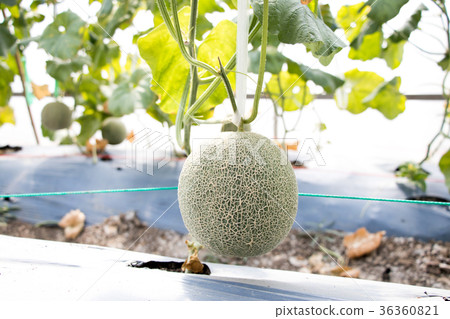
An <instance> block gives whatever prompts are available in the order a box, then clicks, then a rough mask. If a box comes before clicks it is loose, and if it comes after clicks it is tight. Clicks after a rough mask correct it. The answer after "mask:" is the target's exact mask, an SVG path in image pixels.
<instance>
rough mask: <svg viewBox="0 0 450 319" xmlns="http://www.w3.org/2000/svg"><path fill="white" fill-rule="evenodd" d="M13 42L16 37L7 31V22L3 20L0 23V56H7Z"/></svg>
mask: <svg viewBox="0 0 450 319" xmlns="http://www.w3.org/2000/svg"><path fill="white" fill-rule="evenodd" d="M14 43H16V37H15V36H13V35H12V34H11V33H10V32H9V30H8V26H7V24H6V23H5V22H4V23H2V24H0V56H4V57H7V56H8V53H9V49H10V48H11V47H12V46H13V45H14Z"/></svg>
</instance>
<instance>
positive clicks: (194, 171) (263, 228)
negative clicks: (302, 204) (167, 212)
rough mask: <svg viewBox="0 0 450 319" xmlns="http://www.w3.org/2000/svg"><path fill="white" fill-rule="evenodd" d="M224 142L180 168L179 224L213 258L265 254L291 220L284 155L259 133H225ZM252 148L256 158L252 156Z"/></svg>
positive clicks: (291, 192)
mask: <svg viewBox="0 0 450 319" xmlns="http://www.w3.org/2000/svg"><path fill="white" fill-rule="evenodd" d="M222 137H223V139H217V140H214V141H213V142H211V143H209V144H208V145H205V146H202V147H201V152H195V151H194V152H193V153H192V154H191V155H190V156H189V157H188V158H187V160H186V162H185V164H184V166H183V169H182V172H181V174H180V179H179V186H178V200H179V206H180V211H181V214H182V217H183V221H184V223H185V225H186V228H187V229H188V230H189V232H190V234H191V235H192V236H193V237H194V238H195V239H196V240H197V241H198V242H200V243H201V244H202V245H204V246H205V247H207V248H208V249H209V250H210V251H212V252H214V253H217V254H219V255H224V256H238V257H249V256H257V255H261V254H264V253H266V252H269V251H270V250H272V249H273V248H275V247H276V246H277V245H278V244H279V243H280V242H281V241H282V240H283V239H284V238H285V237H286V235H287V234H288V232H289V230H290V229H291V227H292V224H293V222H294V220H295V216H296V214H297V205H298V189H297V181H296V178H295V174H294V171H293V169H292V166H291V165H290V163H289V162H288V161H287V158H286V154H285V153H284V152H283V151H282V150H281V149H280V148H279V147H278V146H276V144H275V143H273V142H271V141H270V140H269V139H267V138H265V137H263V136H261V135H259V134H255V133H250V132H227V133H222ZM259 143H261V144H259ZM259 145H261V147H259V148H258V146H259ZM234 149H235V150H236V151H234ZM249 149H250V151H249ZM255 149H257V152H256V154H257V155H258V156H260V157H259V158H258V156H253V155H252V154H253V153H252V150H255ZM218 150H222V154H221V158H222V159H221V160H218V159H217V156H216V155H217V151H218ZM234 153H235V155H236V156H235V157H234V156H233V154H234ZM215 157H216V158H215ZM208 158H209V159H208ZM233 158H235V160H233ZM261 160H262V161H261Z"/></svg>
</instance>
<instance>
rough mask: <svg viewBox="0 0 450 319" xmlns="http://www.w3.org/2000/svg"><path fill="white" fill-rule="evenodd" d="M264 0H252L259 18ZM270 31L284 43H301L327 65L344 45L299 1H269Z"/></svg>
mask: <svg viewBox="0 0 450 319" xmlns="http://www.w3.org/2000/svg"><path fill="white" fill-rule="evenodd" d="M263 2H264V1H263V0H252V1H251V3H252V6H253V10H254V12H255V15H256V16H257V17H258V19H259V20H260V21H262V11H263V10H262V8H263ZM269 32H270V33H273V34H277V35H278V39H279V40H280V41H281V42H283V43H288V44H295V43H303V44H304V45H305V46H306V48H307V50H309V51H311V52H312V54H313V55H314V56H315V57H316V58H318V59H319V61H320V63H322V64H323V65H328V64H329V63H330V62H331V60H332V59H333V56H334V55H335V54H336V53H337V52H339V51H340V50H342V48H343V47H344V46H345V44H344V43H343V42H342V41H341V40H340V39H339V38H338V37H337V36H336V35H335V34H334V33H333V31H331V29H330V28H328V27H327V26H326V24H325V23H324V22H323V21H322V20H321V19H319V18H317V17H316V16H315V15H314V13H313V12H311V10H310V9H309V7H308V6H305V5H302V4H301V3H300V1H298V0H273V1H270V2H269Z"/></svg>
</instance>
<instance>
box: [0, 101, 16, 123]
mask: <svg viewBox="0 0 450 319" xmlns="http://www.w3.org/2000/svg"><path fill="white" fill-rule="evenodd" d="M5 123H11V124H15V123H16V122H15V120H14V111H13V109H12V108H10V107H9V106H0V126H2V125H3V124H5Z"/></svg>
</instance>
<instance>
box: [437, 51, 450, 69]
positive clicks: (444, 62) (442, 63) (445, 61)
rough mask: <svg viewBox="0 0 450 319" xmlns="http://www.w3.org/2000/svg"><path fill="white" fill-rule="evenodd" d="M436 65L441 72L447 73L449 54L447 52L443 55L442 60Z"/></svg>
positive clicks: (449, 62)
mask: <svg viewBox="0 0 450 319" xmlns="http://www.w3.org/2000/svg"><path fill="white" fill-rule="evenodd" d="M438 65H439V66H440V67H441V68H442V70H444V71H447V70H449V69H450V54H449V52H447V53H445V56H444V58H443V59H442V60H441V61H439V62H438Z"/></svg>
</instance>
